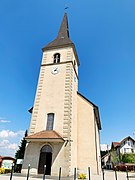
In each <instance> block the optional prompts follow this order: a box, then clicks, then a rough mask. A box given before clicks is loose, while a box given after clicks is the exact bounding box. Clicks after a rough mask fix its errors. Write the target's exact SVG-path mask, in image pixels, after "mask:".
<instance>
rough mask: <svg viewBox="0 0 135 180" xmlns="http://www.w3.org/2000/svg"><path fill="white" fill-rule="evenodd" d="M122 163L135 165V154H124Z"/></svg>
mask: <svg viewBox="0 0 135 180" xmlns="http://www.w3.org/2000/svg"><path fill="white" fill-rule="evenodd" d="M122 162H124V163H135V154H134V153H129V154H123V155H122Z"/></svg>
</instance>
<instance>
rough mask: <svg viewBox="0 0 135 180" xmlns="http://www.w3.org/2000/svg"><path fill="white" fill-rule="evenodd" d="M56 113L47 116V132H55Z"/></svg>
mask: <svg viewBox="0 0 135 180" xmlns="http://www.w3.org/2000/svg"><path fill="white" fill-rule="evenodd" d="M53 123H54V113H49V114H47V126H46V130H53Z"/></svg>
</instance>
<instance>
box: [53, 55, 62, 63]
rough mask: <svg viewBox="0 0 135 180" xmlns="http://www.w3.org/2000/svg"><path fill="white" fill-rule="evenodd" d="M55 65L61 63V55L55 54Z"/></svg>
mask: <svg viewBox="0 0 135 180" xmlns="http://www.w3.org/2000/svg"><path fill="white" fill-rule="evenodd" d="M53 63H54V64H57V63H60V53H55V54H54V55H53Z"/></svg>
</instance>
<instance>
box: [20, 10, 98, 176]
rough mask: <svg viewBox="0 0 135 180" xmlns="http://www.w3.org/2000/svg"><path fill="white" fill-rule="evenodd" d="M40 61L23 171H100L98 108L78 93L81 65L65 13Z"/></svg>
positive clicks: (65, 172)
mask: <svg viewBox="0 0 135 180" xmlns="http://www.w3.org/2000/svg"><path fill="white" fill-rule="evenodd" d="M42 51H43V55H42V62H41V67H40V74H39V79H38V85H37V90H36V95H35V101H34V105H33V108H32V109H31V113H32V117H31V123H30V128H29V133H28V136H27V137H26V141H27V145H26V149H25V156H24V162H23V167H22V173H26V172H27V168H28V165H29V164H30V165H31V173H33V174H43V172H44V165H46V175H51V176H55V175H58V172H59V168H60V167H61V169H62V176H72V175H73V173H74V168H77V173H78V174H80V173H87V169H88V167H90V168H91V173H92V174H100V172H101V162H100V130H101V123H100V115H99V110H98V107H97V106H96V105H95V104H94V103H92V102H91V101H90V100H88V99H87V98H86V97H84V96H83V95H82V94H81V93H80V92H79V91H78V79H79V77H78V67H79V65H80V62H79V59H78V55H77V51H76V48H75V45H74V43H73V42H72V41H71V39H70V35H69V27H68V17H67V13H65V14H64V17H63V20H62V23H61V26H60V29H59V32H58V35H57V37H56V39H55V40H53V41H52V42H50V43H49V44H48V45H46V46H45V47H43V48H42Z"/></svg>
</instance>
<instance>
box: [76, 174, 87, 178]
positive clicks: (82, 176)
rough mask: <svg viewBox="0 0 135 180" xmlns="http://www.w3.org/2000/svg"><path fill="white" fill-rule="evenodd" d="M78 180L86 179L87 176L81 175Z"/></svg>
mask: <svg viewBox="0 0 135 180" xmlns="http://www.w3.org/2000/svg"><path fill="white" fill-rule="evenodd" d="M78 179H86V174H80V175H79V177H78Z"/></svg>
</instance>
